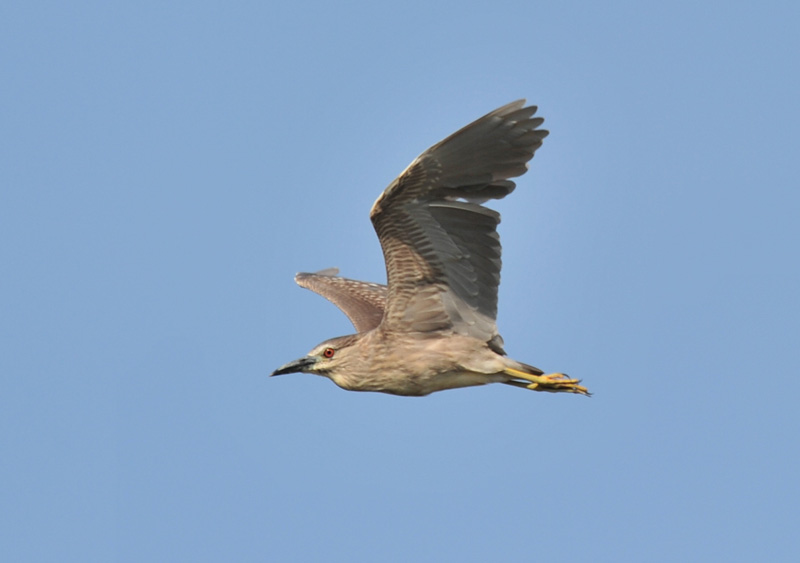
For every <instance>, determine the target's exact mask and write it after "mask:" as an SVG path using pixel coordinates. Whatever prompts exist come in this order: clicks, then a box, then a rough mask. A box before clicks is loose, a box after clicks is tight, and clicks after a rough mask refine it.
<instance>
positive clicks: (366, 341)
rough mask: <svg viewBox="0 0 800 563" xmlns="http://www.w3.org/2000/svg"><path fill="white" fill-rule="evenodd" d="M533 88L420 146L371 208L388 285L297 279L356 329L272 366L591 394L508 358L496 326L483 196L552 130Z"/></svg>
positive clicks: (425, 388) (491, 226) (491, 236)
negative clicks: (539, 112)
mask: <svg viewBox="0 0 800 563" xmlns="http://www.w3.org/2000/svg"><path fill="white" fill-rule="evenodd" d="M535 113H536V107H535V106H528V107H524V100H519V101H516V102H512V103H510V104H508V105H505V106H503V107H501V108H498V109H496V110H495V111H493V112H491V113H489V114H487V115H485V116H483V117H481V118H480V119H478V120H476V121H474V122H473V123H471V124H470V125H467V126H466V127H464V128H462V129H460V130H459V131H457V132H456V133H454V134H452V135H450V136H449V137H447V138H446V139H445V140H443V141H441V142H440V143H437V144H436V145H434V146H433V147H431V148H429V149H428V150H427V151H425V152H423V153H422V154H421V155H420V156H419V157H417V158H416V159H415V160H414V161H413V162H412V163H411V164H410V165H409V166H408V167H407V168H406V169H405V170H404V171H403V172H402V173H401V174H400V176H398V177H397V178H396V179H395V180H394V181H393V182H392V183H391V184H390V185H389V186H388V187H387V188H386V189H385V190H384V191H383V193H382V194H381V195H380V197H379V198H378V199H377V201H376V202H375V203H374V205H373V206H372V210H371V211H370V219H371V220H372V223H373V226H374V227H375V231H376V233H377V235H378V238H379V240H380V243H381V247H382V249H383V254H384V259H385V261H386V272H387V285H385V286H384V285H381V284H374V283H368V282H361V281H357V280H350V279H347V278H340V277H337V276H336V273H337V271H336V270H326V271H322V272H317V273H316V274H308V273H301V274H297V276H296V278H295V280H296V281H297V283H298V284H299V285H301V286H303V287H306V288H308V289H310V290H312V291H315V292H316V293H318V294H320V295H322V296H323V297H325V298H326V299H328V300H330V301H331V302H333V303H334V304H335V305H337V306H338V307H339V308H340V309H341V310H342V311H343V312H344V313H345V314H346V315H347V316H348V318H349V319H350V320H351V321H352V323H353V325H354V326H355V328H356V330H357V331H358V332H357V333H356V334H354V335H349V336H345V337H339V338H333V339H330V340H327V341H325V342H323V343H321V344H319V345H318V346H316V347H315V348H314V349H312V350H311V352H309V354H308V355H307V356H305V357H304V358H301V359H299V360H296V361H294V362H290V363H289V364H286V365H284V366H282V367H281V368H279V369H277V370H276V371H275V372H274V373H273V375H280V374H283V373H290V372H296V371H302V372H307V373H316V374H318V375H323V376H326V377H328V378H330V379H331V380H332V381H333V382H334V383H336V384H337V385H339V386H340V387H342V388H344V389H348V390H353V391H379V392H384V393H392V394H396V395H427V394H429V393H432V392H434V391H441V390H444V389H452V388H456V387H468V386H473V385H483V384H486V383H494V382H500V383H507V384H509V385H514V386H517V387H526V388H528V389H533V390H536V391H551V392H569V393H579V394H588V392H587V391H586V389H585V388H584V387H582V386H581V385H579V381H578V380H575V379H570V378H568V377H567V376H565V375H564V374H561V373H556V374H549V375H544V374H543V372H542V371H541V370H539V369H538V368H534V367H532V366H529V365H527V364H523V363H521V362H517V361H515V360H512V359H510V358H508V357H507V356H506V355H505V351H504V350H503V341H502V338H501V337H500V335H499V333H498V331H497V325H496V320H495V319H496V316H497V289H498V285H499V283H500V268H501V258H500V255H501V247H500V239H499V237H498V235H497V230H496V228H497V225H498V224H499V222H500V214H499V213H497V212H496V211H494V210H492V209H489V208H487V207H484V206H483V205H482V204H483V203H485V202H486V201H488V200H490V199H501V198H503V197H505V196H506V195H508V194H509V193H511V192H512V191H513V190H514V187H515V184H514V182H513V181H511V180H510V178H514V177H517V176H520V175H522V174H524V173H525V171H526V170H527V162H528V161H529V160H530V159H531V158H533V154H534V152H535V151H536V150H537V149H538V148H539V147H540V146H541V145H542V141H543V139H544V138H545V137H546V136H547V134H548V132H547V131H545V130H543V129H539V128H538V127H539V126H540V125H541V124H542V122H543V121H544V120H543V119H542V118H540V117H533V116H534V114H535Z"/></svg>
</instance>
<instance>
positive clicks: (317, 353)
mask: <svg viewBox="0 0 800 563" xmlns="http://www.w3.org/2000/svg"><path fill="white" fill-rule="evenodd" d="M358 340H359V335H358V334H351V335H349V336H339V337H338V338H331V339H330V340H326V341H325V342H323V343H321V344H318V345H317V346H315V347H314V348H313V349H312V350H311V351H310V352H309V353H308V354H307V355H306V356H304V357H302V358H300V359H298V360H295V361H293V362H289V363H288V364H285V365H282V366H281V367H279V368H278V369H276V370H275V371H273V372H272V374H271V375H283V374H284V373H298V372H302V373H314V374H317V375H324V376H326V377H331V375H332V374H333V373H334V372H341V370H342V369H345V368H346V366H347V364H348V358H349V357H350V355H351V352H352V350H353V344H355V343H356V342H357V341H358Z"/></svg>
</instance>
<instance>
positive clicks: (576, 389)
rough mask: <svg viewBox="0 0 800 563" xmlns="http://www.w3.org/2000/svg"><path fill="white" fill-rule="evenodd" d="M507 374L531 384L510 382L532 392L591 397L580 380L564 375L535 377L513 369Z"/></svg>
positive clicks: (550, 374)
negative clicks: (574, 394)
mask: <svg viewBox="0 0 800 563" xmlns="http://www.w3.org/2000/svg"><path fill="white" fill-rule="evenodd" d="M505 372H506V374H508V375H511V376H512V377H514V378H516V379H523V380H525V381H528V382H530V383H528V384H524V383H520V382H509V383H512V385H515V384H516V385H517V386H518V387H525V388H527V389H530V390H532V391H547V392H549V393H576V394H578V395H587V396H589V395H591V393H589V390H588V389H586V387H584V386H583V385H580V382H581V380H580V379H573V378H570V377H569V376H568V375H566V374H564V373H548V374H545V375H533V374H531V373H526V372H524V371H519V370H516V369H513V368H506V370H505Z"/></svg>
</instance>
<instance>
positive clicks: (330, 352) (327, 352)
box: [322, 348, 335, 358]
mask: <svg viewBox="0 0 800 563" xmlns="http://www.w3.org/2000/svg"><path fill="white" fill-rule="evenodd" d="M334 353H335V350H334V349H333V348H325V351H324V352H323V353H322V355H323V356H325V357H326V358H332V357H333V354H334Z"/></svg>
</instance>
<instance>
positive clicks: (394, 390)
mask: <svg viewBox="0 0 800 563" xmlns="http://www.w3.org/2000/svg"><path fill="white" fill-rule="evenodd" d="M383 375H384V376H383V377H375V376H374V375H373V376H372V377H370V378H369V379H366V380H362V381H353V380H352V379H350V380H349V381H347V382H345V381H341V382H336V383H337V384H338V385H339V386H340V387H343V388H345V389H348V390H350V391H377V392H381V393H389V394H391V395H404V396H416V397H420V396H424V395H430V394H431V393H435V392H436V391H444V390H446V389H457V388H459V387H473V386H476V385H486V384H487V383H497V382H501V381H505V380H506V379H507V377H506V376H504V375H503V374H501V373H497V374H486V373H475V372H470V371H450V372H443V373H438V374H430V375H420V374H400V373H398V374H383Z"/></svg>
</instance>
